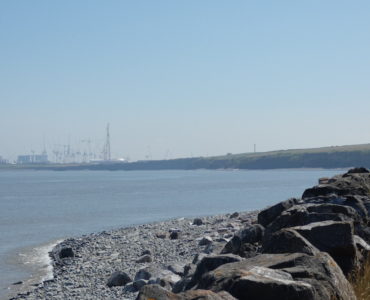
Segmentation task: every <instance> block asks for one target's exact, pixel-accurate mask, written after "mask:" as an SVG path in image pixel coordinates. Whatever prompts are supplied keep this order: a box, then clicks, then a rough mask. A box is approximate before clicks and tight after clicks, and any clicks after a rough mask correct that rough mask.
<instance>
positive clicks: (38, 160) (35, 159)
mask: <svg viewBox="0 0 370 300" xmlns="http://www.w3.org/2000/svg"><path fill="white" fill-rule="evenodd" d="M47 163H49V160H48V155H47V154H46V152H45V151H44V152H43V153H42V154H32V155H18V158H17V164H21V165H26V164H47Z"/></svg>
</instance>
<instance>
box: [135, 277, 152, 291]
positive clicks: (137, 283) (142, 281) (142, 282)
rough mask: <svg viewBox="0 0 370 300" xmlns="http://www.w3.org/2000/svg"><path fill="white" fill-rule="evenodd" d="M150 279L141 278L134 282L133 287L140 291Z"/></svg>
mask: <svg viewBox="0 0 370 300" xmlns="http://www.w3.org/2000/svg"><path fill="white" fill-rule="evenodd" d="M147 284H148V281H147V280H145V279H139V280H136V281H134V282H133V284H132V285H133V287H134V289H135V290H136V291H139V290H140V289H141V288H142V287H143V286H144V285H147Z"/></svg>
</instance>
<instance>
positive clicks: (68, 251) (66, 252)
mask: <svg viewBox="0 0 370 300" xmlns="http://www.w3.org/2000/svg"><path fill="white" fill-rule="evenodd" d="M74 256H75V255H74V252H73V249H72V248H71V247H64V248H62V249H60V250H59V258H60V259H63V258H67V257H74Z"/></svg>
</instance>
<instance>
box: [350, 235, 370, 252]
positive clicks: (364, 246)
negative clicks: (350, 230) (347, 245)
mask: <svg viewBox="0 0 370 300" xmlns="http://www.w3.org/2000/svg"><path fill="white" fill-rule="evenodd" d="M353 241H354V242H355V245H356V247H357V249H358V250H360V251H361V252H363V251H365V252H369V251H370V245H369V244H368V243H366V242H365V241H364V240H363V239H362V238H361V237H359V236H357V235H354V236H353Z"/></svg>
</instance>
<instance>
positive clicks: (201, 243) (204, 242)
mask: <svg viewBox="0 0 370 300" xmlns="http://www.w3.org/2000/svg"><path fill="white" fill-rule="evenodd" d="M212 242H213V240H212V238H211V237H210V236H205V237H203V238H202V239H201V240H200V241H199V246H207V245H209V244H211V243H212Z"/></svg>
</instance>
